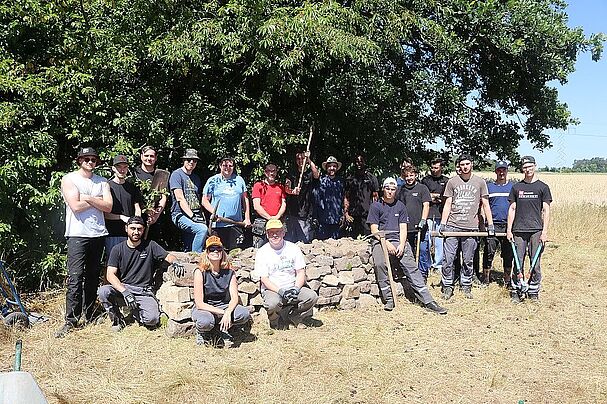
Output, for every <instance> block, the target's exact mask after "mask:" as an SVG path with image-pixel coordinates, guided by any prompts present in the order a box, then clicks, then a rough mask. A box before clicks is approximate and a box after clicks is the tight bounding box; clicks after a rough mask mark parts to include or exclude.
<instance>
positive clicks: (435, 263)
mask: <svg viewBox="0 0 607 404" xmlns="http://www.w3.org/2000/svg"><path fill="white" fill-rule="evenodd" d="M439 226H440V218H439V217H437V218H435V219H434V220H433V219H430V218H428V231H427V232H426V240H427V241H428V251H430V248H429V247H430V239H432V240H431V241H432V243H433V244H434V258H433V259H432V267H434V268H436V269H438V270H440V269H441V268H442V267H443V241H444V240H443V238H442V237H430V232H431V231H438V228H439ZM430 258H432V257H430Z"/></svg>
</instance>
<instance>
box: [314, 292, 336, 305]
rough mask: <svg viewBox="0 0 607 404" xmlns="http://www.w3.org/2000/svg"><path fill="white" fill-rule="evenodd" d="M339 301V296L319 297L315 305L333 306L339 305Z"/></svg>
mask: <svg viewBox="0 0 607 404" xmlns="http://www.w3.org/2000/svg"><path fill="white" fill-rule="evenodd" d="M340 300H341V296H340V295H336V296H331V297H322V296H321V297H319V298H318V300H317V301H316V305H317V306H327V305H335V304H337V303H339V301H340Z"/></svg>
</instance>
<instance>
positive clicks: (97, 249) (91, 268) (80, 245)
mask: <svg viewBox="0 0 607 404" xmlns="http://www.w3.org/2000/svg"><path fill="white" fill-rule="evenodd" d="M103 244H104V237H94V238H89V237H68V239H67V292H66V295H65V321H66V322H68V323H71V324H72V325H76V323H78V319H79V318H80V316H81V315H82V311H83V310H84V316H85V319H86V320H87V321H90V320H92V318H93V314H94V311H95V301H96V300H97V286H99V275H100V266H99V265H100V261H101V255H102V254H103ZM83 306H84V307H83Z"/></svg>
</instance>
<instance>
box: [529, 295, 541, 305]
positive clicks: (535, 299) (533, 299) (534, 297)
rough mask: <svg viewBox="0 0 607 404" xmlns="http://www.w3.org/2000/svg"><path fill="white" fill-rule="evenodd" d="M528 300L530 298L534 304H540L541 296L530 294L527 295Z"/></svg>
mask: <svg viewBox="0 0 607 404" xmlns="http://www.w3.org/2000/svg"><path fill="white" fill-rule="evenodd" d="M527 298H528V299H529V300H530V301H532V302H534V303H537V302H539V300H540V296H539V295H537V294H535V293H529V294H527Z"/></svg>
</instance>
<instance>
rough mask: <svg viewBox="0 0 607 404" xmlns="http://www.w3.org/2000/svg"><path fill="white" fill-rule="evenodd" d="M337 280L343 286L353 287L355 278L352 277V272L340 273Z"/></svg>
mask: <svg viewBox="0 0 607 404" xmlns="http://www.w3.org/2000/svg"><path fill="white" fill-rule="evenodd" d="M337 279H339V283H340V284H342V285H353V284H354V278H353V277H352V271H343V272H340V273H339V275H338V276H337Z"/></svg>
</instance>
